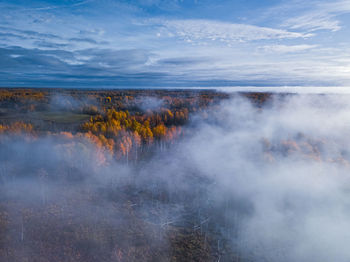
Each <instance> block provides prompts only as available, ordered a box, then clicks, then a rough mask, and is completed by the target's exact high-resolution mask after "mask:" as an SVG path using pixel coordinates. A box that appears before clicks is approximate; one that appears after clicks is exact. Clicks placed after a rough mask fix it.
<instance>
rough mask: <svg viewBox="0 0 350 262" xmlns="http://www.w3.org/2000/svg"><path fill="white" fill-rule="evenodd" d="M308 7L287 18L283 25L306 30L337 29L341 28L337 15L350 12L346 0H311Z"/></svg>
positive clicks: (349, 3)
mask: <svg viewBox="0 0 350 262" xmlns="http://www.w3.org/2000/svg"><path fill="white" fill-rule="evenodd" d="M307 5H308V8H307V9H306V10H305V11H302V12H301V14H300V15H297V16H295V17H292V18H289V19H287V21H285V22H284V24H283V25H284V26H285V27H288V28H290V29H303V30H308V31H316V30H330V31H334V32H335V31H338V30H340V29H341V28H342V25H341V22H340V20H339V18H338V16H340V15H342V14H346V13H350V2H349V1H348V0H341V1H334V2H323V1H322V2H321V1H316V2H315V1H311V2H310V3H308V4H307Z"/></svg>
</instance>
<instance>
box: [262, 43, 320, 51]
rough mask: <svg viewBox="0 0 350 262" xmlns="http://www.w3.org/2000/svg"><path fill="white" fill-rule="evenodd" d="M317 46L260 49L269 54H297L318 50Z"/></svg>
mask: <svg viewBox="0 0 350 262" xmlns="http://www.w3.org/2000/svg"><path fill="white" fill-rule="evenodd" d="M316 47H317V45H306V44H305V45H265V46H263V47H260V49H262V50H263V51H266V52H269V53H296V52H302V51H305V50H310V49H313V48H316Z"/></svg>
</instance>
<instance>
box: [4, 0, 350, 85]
mask: <svg viewBox="0 0 350 262" xmlns="http://www.w3.org/2000/svg"><path fill="white" fill-rule="evenodd" d="M0 10H1V12H0V86H14V87H21V86H28V87H105V88H108V87H110V88H113V87H222V86H255V87H264V86H273V87H285V86H302V87H311V86H327V87H334V86H345V87H346V86H350V44H349V42H350V0H334V1H315V0H310V1H300V0H289V1H284V0H269V1H262V0H231V1H229V0H216V1H212V0H211V1H209V0H135V1H126V0H60V1H58V0H57V1H49V0H31V1H28V0H11V1H10V0H0Z"/></svg>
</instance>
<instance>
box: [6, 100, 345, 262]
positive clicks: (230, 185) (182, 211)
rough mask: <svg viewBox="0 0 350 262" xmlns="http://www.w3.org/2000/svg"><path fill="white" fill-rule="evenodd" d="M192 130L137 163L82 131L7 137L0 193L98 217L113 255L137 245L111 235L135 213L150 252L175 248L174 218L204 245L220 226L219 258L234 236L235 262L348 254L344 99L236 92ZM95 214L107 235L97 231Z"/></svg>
mask: <svg viewBox="0 0 350 262" xmlns="http://www.w3.org/2000/svg"><path fill="white" fill-rule="evenodd" d="M185 132H186V134H187V135H186V137H184V138H183V139H182V140H181V141H180V142H178V143H177V144H175V145H173V146H171V147H170V148H166V149H164V150H163V151H161V152H160V150H159V152H157V153H156V155H155V156H153V157H152V158H151V159H150V160H148V161H143V162H140V163H137V164H134V163H131V162H129V163H128V164H127V163H120V162H119V163H117V162H115V160H113V159H111V158H110V157H108V153H107V152H99V151H98V150H97V149H96V148H94V146H93V145H90V144H89V143H88V140H84V139H80V140H79V139H77V138H65V137H64V136H62V137H61V136H59V135H57V136H54V137H51V138H37V139H35V140H31V139H28V138H21V139H18V138H16V139H14V138H9V137H5V136H4V137H3V138H1V148H0V153H1V155H0V163H1V169H0V175H1V188H2V193H1V197H2V199H10V200H11V201H12V200H14V199H15V200H17V201H22V203H24V204H23V205H24V206H26V205H27V206H28V207H29V206H36V205H38V206H39V207H38V210H39V209H40V208H42V207H45V206H46V207H48V206H50V205H51V204H55V205H56V206H58V207H59V210H60V211H59V217H60V219H61V220H57V221H56V220H54V221H56V222H54V221H52V223H53V224H54V223H56V224H57V223H58V224H59V223H62V224H65V223H66V222H64V221H66V220H67V221H68V220H69V219H71V217H70V214H71V213H73V214H74V215H75V217H73V222H74V223H77V224H79V223H87V221H88V222H91V223H93V224H95V225H96V227H94V228H93V229H92V230H91V232H90V231H89V232H88V233H86V234H87V235H88V234H90V233H91V234H92V235H94V241H95V242H94V243H95V244H96V243H99V245H98V248H97V249H96V248H95V249H94V250H95V251H94V252H95V254H100V253H101V254H102V253H103V254H104V257H103V259H106V260H105V261H123V258H124V259H125V256H126V253H127V252H125V250H128V252H129V253H130V252H131V251H130V250H135V249H133V248H134V247H135V246H137V245H136V244H135V243H134V241H135V240H133V239H132V238H128V241H124V242H123V244H122V245H120V244H119V242H118V240H115V239H113V237H114V235H113V234H121V232H122V233H125V232H126V231H125V232H124V231H123V230H121V231H120V230H119V229H123V228H132V225H133V224H135V223H136V224H137V225H138V227H139V233H140V232H141V231H142V235H143V236H145V237H144V239H147V240H148V241H149V242H152V241H153V243H154V245H153V246H152V248H151V249H152V250H153V251H152V252H153V253H154V252H160V251H159V250H165V251H164V252H165V253H161V258H163V259H165V260H163V261H166V259H169V257H170V253H168V252H170V251H169V246H170V242H171V240H170V238H169V237H168V235H167V232H171V231H172V230H173V229H174V228H176V227H186V228H191V230H193V233H191V234H196V232H198V233H200V234H201V235H203V236H204V242H205V243H209V242H210V241H212V239H213V237H212V236H213V235H215V236H216V238H215V250H214V251H213V252H215V257H216V258H217V259H218V260H220V261H232V259H231V258H232V256H231V257H229V255H228V254H227V252H226V249H225V246H226V245H228V246H229V247H230V248H231V250H232V252H233V253H234V255H233V257H234V259H237V261H238V260H239V261H276V262H277V261H287V262H289V261H308V262H316V261H337V262H346V261H349V258H350V251H349V249H348V247H347V243H348V241H349V240H350V190H349V189H350V177H349V173H350V172H349V171H350V149H349V148H350V136H349V134H350V105H349V104H348V102H347V97H342V96H336V95H276V96H274V99H273V100H271V101H270V102H269V103H267V104H265V105H264V106H263V107H262V108H261V107H257V106H254V105H252V103H251V102H250V101H248V100H246V99H245V98H243V97H239V96H235V97H234V98H232V99H230V100H229V101H225V102H223V103H221V104H220V106H217V107H215V108H212V109H211V110H208V112H207V113H206V114H200V115H197V116H195V117H192V122H191V124H190V125H189V126H188V127H187V128H186V130H185ZM101 154H106V156H104V157H102V156H101ZM101 158H103V160H104V161H103V162H101V161H100V159H101ZM13 163H17V164H16V165H14V164H13ZM34 170H35V171H34ZM36 170H39V172H37V171H36ZM63 180H65V182H62V181H63ZM67 181H68V182H67ZM67 184H69V186H67ZM62 193H64V194H62ZM90 194H91V199H90V197H89V199H84V201H82V202H79V201H78V202H77V206H74V204H67V203H68V202H69V201H71V199H73V198H76V196H77V195H78V196H79V198H80V197H81V196H84V195H89V196H90ZM124 200H125V201H124ZM123 201H124V202H123ZM81 203H83V205H81ZM11 208H13V210H11ZM74 208H76V210H75V211H74V212H73V211H72V209H74ZM15 210H16V207H15V206H14V207H11V206H10V207H9V209H8V210H7V212H8V213H9V215H13V216H18V217H17V218H16V219H17V220H16V221H17V222H14V224H13V225H16V228H14V229H12V230H11V231H10V233H9V234H12V235H15V237H14V239H17V240H18V241H20V242H22V243H28V242H26V241H29V240H28V239H30V237H33V236H30V234H29V232H30V229H28V228H27V227H28V223H29V222H28V221H30V219H33V218H30V216H28V215H25V214H24V215H21V214H18V213H16V212H15ZM134 213H135V214H137V215H135V217H137V219H136V218H134V216H133V215H130V214H134ZM79 214H80V216H81V217H79ZM133 219H135V220H133ZM135 221H137V222H135ZM140 221H142V222H140ZM99 224H103V225H105V224H106V227H105V228H104V230H105V231H106V232H110V233H111V236H109V235H108V237H105V236H100V235H99V234H100V233H99V232H100V231H98V225H99ZM51 226H54V225H51ZM58 228H60V227H58ZM108 228H112V229H113V228H114V229H113V230H112V229H111V230H108ZM118 230H119V231H118ZM106 234H107V233H106ZM140 234H141V233H140ZM136 238H137V237H136ZM101 239H102V240H101ZM142 239H143V238H142ZM37 241H39V240H37ZM40 241H43V240H40ZM97 241H99V242H97ZM101 243H102V244H101ZM8 244H9V245H17V243H12V242H11V243H8ZM28 245H29V244H28ZM96 245H97V244H96ZM211 245H212V243H211ZM87 246H88V245H87ZM106 246H108V248H106ZM28 250H30V248H29V247H28ZM28 250H27V251H26V252H29V251H28ZM107 251H108V252H110V253H108V252H107ZM152 252H151V253H152ZM29 253H30V252H29ZM135 253H136V252H135ZM137 257H138V256H136V255H135V256H134V258H137ZM138 258H140V257H138ZM151 258H152V256H148V257H146V258H145V257H144V259H146V260H147V259H148V260H150V259H151ZM94 259H95V257H94ZM96 259H97V258H96ZM118 259H119V260H118ZM230 259H231V260H230ZM169 260H170V259H169ZM96 261H97V260H96ZM125 261H129V260H125ZM131 261H132V260H131Z"/></svg>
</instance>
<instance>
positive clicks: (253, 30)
mask: <svg viewBox="0 0 350 262" xmlns="http://www.w3.org/2000/svg"><path fill="white" fill-rule="evenodd" d="M151 22H156V23H157V24H159V26H160V28H161V29H160V32H159V36H167V37H172V36H176V37H180V38H182V39H184V40H185V41H188V42H198V41H219V42H224V43H231V42H246V41H254V40H267V39H295V38H308V37H311V36H312V34H309V33H298V32H291V31H287V30H282V29H274V28H269V27H260V26H255V25H249V24H235V23H227V22H220V21H213V20H203V19H188V20H151Z"/></svg>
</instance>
